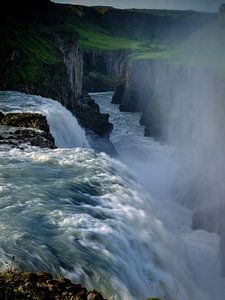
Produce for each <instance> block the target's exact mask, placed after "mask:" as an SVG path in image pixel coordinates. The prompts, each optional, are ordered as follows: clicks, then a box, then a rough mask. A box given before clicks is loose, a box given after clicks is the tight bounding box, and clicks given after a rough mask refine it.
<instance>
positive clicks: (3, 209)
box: [0, 92, 225, 300]
mask: <svg viewBox="0 0 225 300" xmlns="http://www.w3.org/2000/svg"><path fill="white" fill-rule="evenodd" d="M92 96H93V98H94V99H95V100H96V101H97V102H98V103H99V105H100V107H101V110H102V111H103V112H107V113H109V114H110V118H111V122H112V123H113V124H114V130H113V132H112V134H111V140H112V142H113V143H114V145H115V147H116V149H117V151H118V152H119V159H118V160H116V159H112V158H110V157H109V156H107V155H106V154H104V153H100V154H96V153H95V152H94V151H93V150H92V149H90V147H89V144H88V142H87V140H86V138H85V135H84V131H83V130H82V129H81V128H80V126H79V125H78V123H77V121H76V119H75V118H74V117H73V116H72V115H71V114H70V113H69V112H68V111H67V110H66V109H65V108H63V107H62V106H61V105H60V104H59V103H58V102H55V101H53V100H51V99H45V98H41V97H38V96H30V95H24V94H20V93H14V92H1V93H0V102H1V108H0V110H1V111H3V112H12V111H32V112H40V113H43V114H45V115H46V117H47V120H48V123H49V125H50V131H51V133H52V135H53V136H54V138H55V140H56V144H57V146H58V147H59V148H58V149H56V150H49V149H39V148H36V147H27V149H26V150H25V151H22V150H19V149H11V150H8V149H4V148H2V149H1V151H0V168H1V172H0V228H1V234H0V260H1V268H2V269H4V268H5V267H6V265H5V262H6V261H8V262H10V260H11V258H12V256H15V257H16V260H17V261H18V262H17V263H15V267H17V268H19V269H22V270H23V269H24V270H30V271H37V270H41V271H48V272H51V273H53V274H54V275H55V276H66V277H68V278H70V279H72V280H74V281H75V282H80V283H82V284H84V285H85V286H86V287H87V288H96V289H98V290H99V291H100V292H102V293H103V295H104V296H105V297H107V298H109V299H122V300H126V299H127V300H139V299H140V300H142V299H143V300H144V299H146V298H147V297H149V296H160V297H164V296H167V295H169V296H170V298H172V299H176V300H177V299H178V300H190V299H192V300H203V299H204V300H205V299H206V300H207V299H208V300H211V299H214V300H223V299H224V297H223V295H225V291H224V289H225V284H224V283H225V282H224V278H222V277H221V276H220V269H221V267H220V259H219V237H218V236H217V235H215V234H210V233H207V232H205V231H192V230H191V218H192V213H191V211H190V210H189V209H187V208H186V207H185V206H183V205H181V204H179V203H177V202H176V201H175V200H174V199H175V198H174V197H173V196H174V193H175V192H174V190H176V189H175V187H176V182H175V180H176V178H177V177H176V175H177V172H178V171H180V167H181V166H180V162H179V160H177V158H176V155H175V154H174V153H175V150H174V149H173V148H172V147H168V146H165V145H160V144H159V143H157V142H155V141H154V140H152V139H149V138H146V137H144V136H143V131H144V129H143V128H142V127H141V126H139V117H140V115H139V114H131V113H120V112H119V110H118V106H116V105H112V104H111V103H110V101H111V97H112V93H102V94H101V93H99V94H94V95H92Z"/></svg>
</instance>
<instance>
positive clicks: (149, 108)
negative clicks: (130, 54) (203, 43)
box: [113, 60, 225, 140]
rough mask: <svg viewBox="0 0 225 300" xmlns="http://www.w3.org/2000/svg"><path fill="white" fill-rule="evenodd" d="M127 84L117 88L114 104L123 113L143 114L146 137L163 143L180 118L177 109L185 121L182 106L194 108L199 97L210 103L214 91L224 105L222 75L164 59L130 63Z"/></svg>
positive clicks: (132, 61)
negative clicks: (188, 105)
mask: <svg viewBox="0 0 225 300" xmlns="http://www.w3.org/2000/svg"><path fill="white" fill-rule="evenodd" d="M194 78H196V81H195V80H194ZM124 81H125V83H122V84H120V85H118V86H117V88H116V91H115V94H114V97H113V100H114V102H117V103H120V110H122V111H131V112H137V111H138V112H142V113H143V115H142V118H141V120H140V121H141V124H142V125H144V126H146V130H145V134H146V135H147V136H152V137H155V138H159V139H162V140H165V139H167V138H168V136H170V135H171V131H172V129H171V128H170V127H171V126H172V123H174V122H173V120H174V118H176V117H177V116H176V115H175V113H176V111H175V109H176V106H178V107H179V109H181V111H180V112H178V111H177V114H178V113H181V114H184V115H183V117H185V118H186V117H187V116H185V111H184V110H185V109H188V108H187V107H185V106H184V107H183V105H184V104H185V103H186V102H187V103H188V101H189V103H190V105H191V106H190V109H192V106H193V107H194V100H196V101H197V99H196V97H199V99H200V101H202V102H203V101H204V99H205V101H206V103H207V101H208V102H209V103H208V104H210V101H211V99H213V97H215V96H214V95H213V93H214V92H215V93H216V94H215V95H216V96H218V99H220V101H221V103H222V101H223V100H222V99H223V96H224V95H225V91H224V80H223V78H222V77H221V76H220V73H219V72H217V71H215V70H213V69H208V68H203V67H194V66H188V65H179V64H175V63H171V62H166V61H163V60H131V61H129V62H128V63H127V65H126V68H125V72H124ZM207 93H208V94H207ZM210 97H211V99H210ZM206 99H207V100H206ZM192 102H193V103H192ZM199 105H200V104H199ZM202 105H204V103H202ZM218 105H219V104H218ZM221 105H222V104H221ZM177 121H179V120H177ZM190 122H192V120H191V117H190Z"/></svg>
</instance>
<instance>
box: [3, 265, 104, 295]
mask: <svg viewBox="0 0 225 300" xmlns="http://www.w3.org/2000/svg"><path fill="white" fill-rule="evenodd" d="M28 274H30V275H29V276H28ZM49 278H52V276H51V275H50V274H48V273H45V272H38V273H28V272H17V271H13V270H8V271H6V272H3V273H0V287H1V288H0V296H1V299H8V300H23V299H31V300H35V299H40V300H45V299H60V300H63V299H77V300H87V299H89V300H90V299H95V300H105V299H104V298H103V296H102V295H101V294H100V293H98V292H96V291H91V292H88V291H87V289H86V288H84V287H82V286H81V285H80V284H74V283H71V281H70V280H67V279H59V280H51V283H49ZM62 282H63V284H62Z"/></svg>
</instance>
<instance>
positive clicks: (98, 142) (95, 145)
mask: <svg viewBox="0 0 225 300" xmlns="http://www.w3.org/2000/svg"><path fill="white" fill-rule="evenodd" d="M86 134H87V139H88V142H89V144H90V146H91V148H92V149H94V150H95V151H96V152H98V153H100V152H105V153H106V154H108V155H110V156H112V157H117V156H118V153H117V151H116V149H115V147H114V145H113V143H112V142H111V141H110V140H109V139H108V138H103V137H99V136H98V135H97V134H95V133H94V132H93V131H91V130H86Z"/></svg>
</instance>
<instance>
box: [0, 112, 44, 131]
mask: <svg viewBox="0 0 225 300" xmlns="http://www.w3.org/2000/svg"><path fill="white" fill-rule="evenodd" d="M0 125H6V126H14V127H25V128H30V127H31V128H35V129H39V130H42V131H44V132H46V133H49V132H50V131H49V126H48V122H47V120H46V117H45V116H43V115H41V114H36V113H8V114H5V115H4V114H1V115H0Z"/></svg>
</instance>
